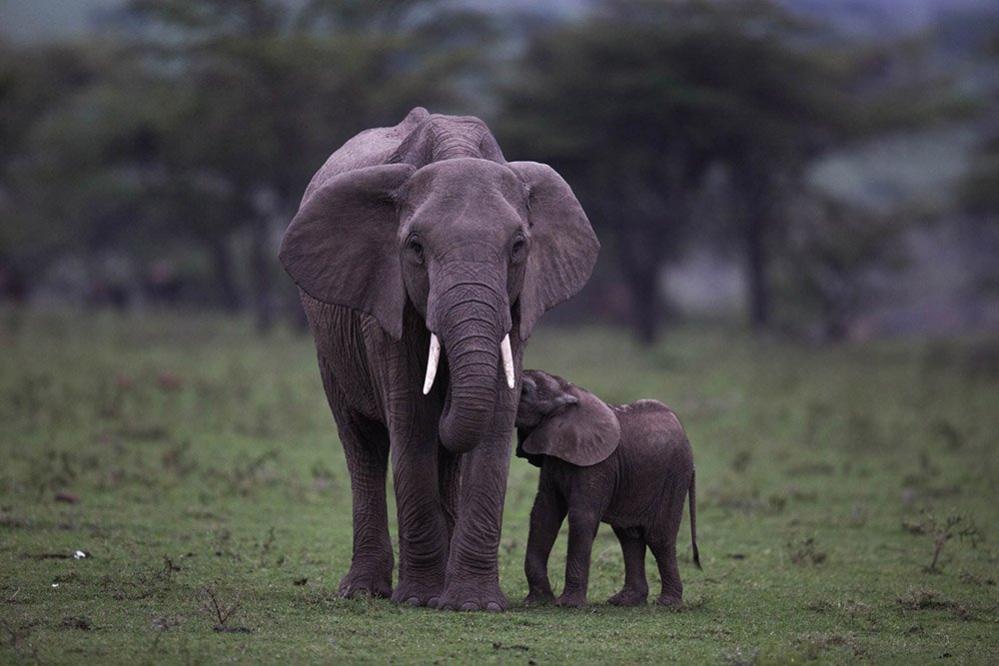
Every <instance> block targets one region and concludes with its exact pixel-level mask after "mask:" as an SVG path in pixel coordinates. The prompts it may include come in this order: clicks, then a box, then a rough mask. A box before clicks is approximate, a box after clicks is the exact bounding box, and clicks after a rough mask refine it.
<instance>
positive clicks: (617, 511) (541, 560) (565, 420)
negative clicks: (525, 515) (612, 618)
mask: <svg viewBox="0 0 999 666" xmlns="http://www.w3.org/2000/svg"><path fill="white" fill-rule="evenodd" d="M516 424H517V439H518V443H517V455H518V456H519V457H521V458H527V460H528V461H529V462H531V463H532V464H533V465H536V466H538V467H541V479H540V482H539V484H538V494H537V497H536V499H535V502H534V508H533V509H532V511H531V528H530V535H529V537H528V543H527V558H526V561H525V564H524V570H525V573H526V574H527V581H528V585H529V588H530V592H529V594H528V596H527V599H525V602H527V603H545V602H549V601H552V600H555V599H554V594H553V593H552V589H551V583H550V582H549V580H548V556H549V554H550V553H551V549H552V546H553V545H554V543H555V539H556V537H557V536H558V532H559V529H560V528H561V526H562V522H563V520H564V519H565V517H566V515H568V517H569V549H568V554H567V557H566V571H565V588H564V590H563V591H562V594H561V595H560V596H559V598H558V599H557V600H555V601H556V603H557V604H558V605H560V606H582V605H584V604H585V603H586V591H587V584H588V579H589V569H590V552H591V550H592V546H593V538H594V537H595V536H596V532H597V528H598V527H599V525H600V522H605V523H609V524H610V525H611V527H612V528H613V529H614V534H615V535H617V538H618V540H619V541H620V542H621V550H622V552H623V555H624V565H625V581H624V587H623V589H622V590H621V591H620V592H618V593H617V594H615V595H614V596H613V597H611V598H610V600H609V601H610V603H612V604H616V605H622V606H633V605H638V604H642V603H645V600H646V597H647V596H648V591H649V587H648V583H647V582H646V579H645V548H646V546H648V548H649V549H650V550H651V551H652V554H653V556H654V557H655V559H656V563H657V564H658V566H659V573H660V576H661V577H662V591H661V593H660V595H659V598H658V602H659V603H660V604H664V605H677V604H679V603H681V601H682V596H683V585H682V583H681V582H680V572H679V569H678V567H677V560H676V540H677V534H678V532H679V529H680V522H681V520H682V519H683V504H684V501H685V500H686V499H687V496H688V495H689V496H690V536H691V542H692V544H693V559H694V563H695V564H696V565H697V567H698V568H700V566H701V563H700V557H699V554H698V552H697V530H696V523H695V516H696V499H695V497H696V494H695V489H694V459H693V452H692V451H691V447H690V443H689V442H688V440H687V436H686V434H685V433H684V431H683V427H682V426H681V425H680V422H679V420H678V419H677V418H676V415H675V414H674V413H673V412H672V410H670V409H669V408H668V407H666V406H665V405H663V404H662V403H661V402H658V401H655V400H639V401H638V402H635V403H632V404H629V405H616V406H610V405H607V404H605V403H604V402H603V401H602V400H600V399H599V398H597V397H596V396H595V395H593V394H592V393H590V392H589V391H586V390H585V389H582V388H580V387H578V386H575V385H573V384H571V383H569V382H567V381H566V380H564V379H562V378H561V377H556V376H554V375H550V374H548V373H545V372H541V371H538V370H525V371H524V376H523V385H522V392H521V397H520V404H519V406H518V410H517V421H516Z"/></svg>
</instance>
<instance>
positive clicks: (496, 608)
mask: <svg viewBox="0 0 999 666" xmlns="http://www.w3.org/2000/svg"><path fill="white" fill-rule="evenodd" d="M486 610H487V611H489V612H490V613H499V612H500V611H501V610H503V608H502V607H500V605H499V604H498V603H496V602H495V601H490V602H489V603H488V604H486Z"/></svg>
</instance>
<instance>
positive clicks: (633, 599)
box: [607, 587, 649, 606]
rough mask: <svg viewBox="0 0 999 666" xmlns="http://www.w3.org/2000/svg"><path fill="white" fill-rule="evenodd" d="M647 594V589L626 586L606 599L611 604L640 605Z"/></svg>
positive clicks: (643, 602)
mask: <svg viewBox="0 0 999 666" xmlns="http://www.w3.org/2000/svg"><path fill="white" fill-rule="evenodd" d="M648 596H649V591H648V590H647V589H646V590H637V589H634V588H629V587H626V588H624V589H622V590H621V591H620V592H618V593H617V594H615V595H614V596H613V597H611V598H610V599H608V600H607V603H609V604H611V605H612V606H642V605H644V604H645V601H646V599H647V598H648Z"/></svg>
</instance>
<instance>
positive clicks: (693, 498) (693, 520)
mask: <svg viewBox="0 0 999 666" xmlns="http://www.w3.org/2000/svg"><path fill="white" fill-rule="evenodd" d="M696 479H697V470H696V469H691V470H690V489H689V490H688V491H687V492H688V493H689V495H690V500H689V502H690V543H691V545H692V546H693V547H694V564H696V565H697V568H698V569H700V568H701V555H700V553H698V552H697V489H696V484H695V480H696Z"/></svg>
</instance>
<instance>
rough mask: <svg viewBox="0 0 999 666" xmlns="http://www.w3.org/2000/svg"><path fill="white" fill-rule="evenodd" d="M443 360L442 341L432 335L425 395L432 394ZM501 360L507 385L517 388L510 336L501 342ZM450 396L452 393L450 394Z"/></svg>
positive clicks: (424, 387) (424, 381)
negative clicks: (431, 390)
mask: <svg viewBox="0 0 999 666" xmlns="http://www.w3.org/2000/svg"><path fill="white" fill-rule="evenodd" d="M440 360H441V341H440V338H438V337H437V334H436V333H431V334H430V350H429V351H428V354H427V373H426V375H425V376H424V379H423V395H427V394H428V393H430V389H432V388H433V386H434V380H435V379H436V378H437V369H438V367H439V365H440ZM500 360H501V362H502V364H503V374H504V375H505V376H506V385H507V387H508V388H510V389H511V390H512V389H513V387H514V386H516V383H517V378H516V376H515V374H514V369H513V347H511V345H510V334H509V333H507V334H506V335H505V336H503V340H502V342H500ZM448 395H449V396H450V392H449V393H448Z"/></svg>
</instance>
